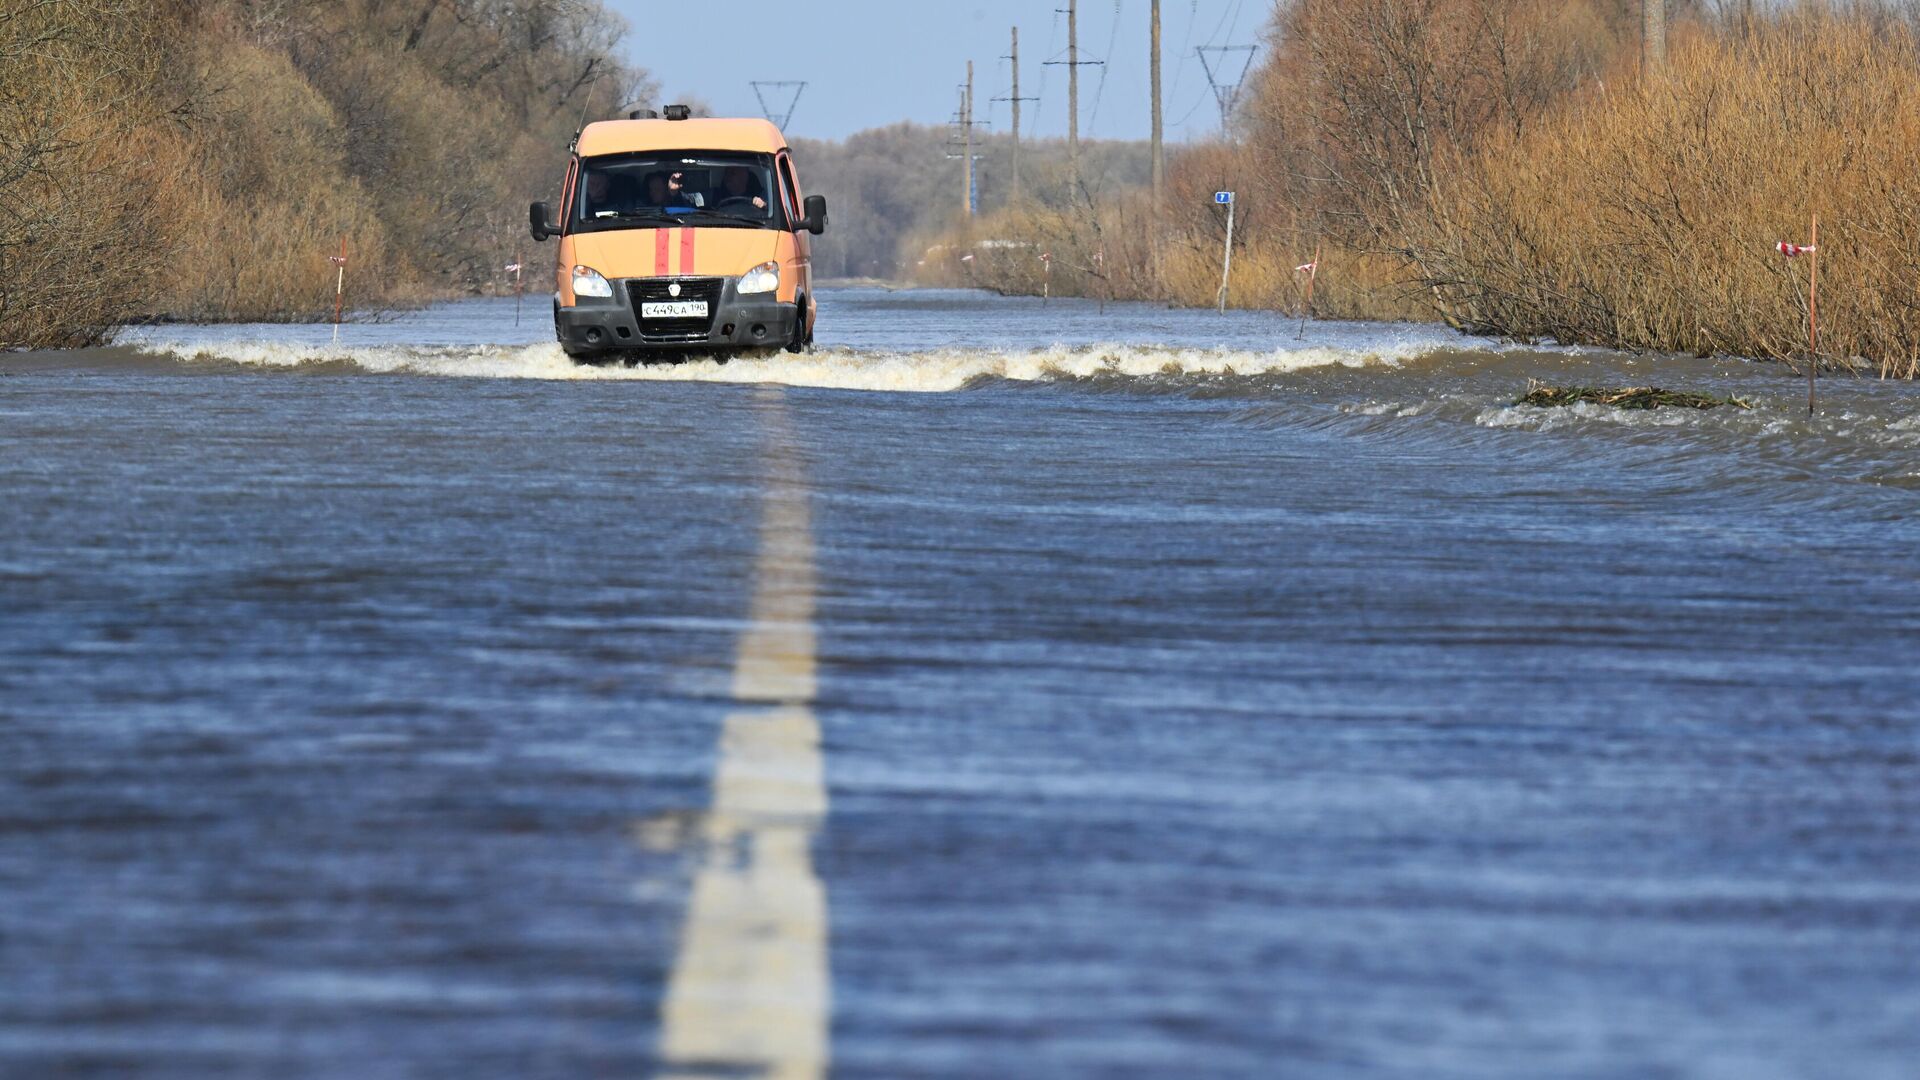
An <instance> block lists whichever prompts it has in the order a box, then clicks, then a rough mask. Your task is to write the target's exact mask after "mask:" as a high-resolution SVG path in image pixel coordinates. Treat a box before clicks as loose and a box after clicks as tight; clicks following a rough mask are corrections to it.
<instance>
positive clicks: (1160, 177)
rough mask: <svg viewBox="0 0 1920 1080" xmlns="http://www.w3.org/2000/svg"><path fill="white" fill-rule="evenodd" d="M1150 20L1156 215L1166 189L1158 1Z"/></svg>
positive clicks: (1154, 200) (1154, 0)
mask: <svg viewBox="0 0 1920 1080" xmlns="http://www.w3.org/2000/svg"><path fill="white" fill-rule="evenodd" d="M1152 20H1153V28H1152V32H1151V34H1150V35H1149V36H1150V37H1152V39H1153V63H1152V70H1153V208H1154V211H1155V212H1156V213H1157V212H1158V211H1159V209H1160V207H1161V206H1162V205H1163V200H1164V199H1165V197H1166V187H1167V159H1166V149H1165V146H1164V143H1163V141H1162V134H1163V131H1162V128H1161V116H1160V0H1153V12H1152Z"/></svg>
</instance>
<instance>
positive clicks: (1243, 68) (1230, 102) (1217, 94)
mask: <svg viewBox="0 0 1920 1080" xmlns="http://www.w3.org/2000/svg"><path fill="white" fill-rule="evenodd" d="M1259 50H1260V46H1258V45H1202V46H1200V47H1199V48H1197V49H1195V50H1194V52H1196V53H1198V54H1199V56H1200V67H1201V69H1202V70H1204V71H1205V72H1206V73H1207V85H1208V86H1211V87H1213V97H1214V100H1216V101H1218V102H1219V103H1220V134H1221V135H1222V136H1230V135H1231V134H1232V133H1233V107H1234V106H1235V105H1237V104H1239V102H1240V88H1241V87H1242V86H1244V85H1245V84H1246V81H1247V72H1248V71H1251V70H1252V69H1253V54H1254V53H1256V52H1258V51H1259ZM1209 54H1211V55H1213V56H1214V57H1216V58H1217V60H1218V64H1219V70H1217V71H1216V70H1215V64H1214V62H1213V61H1210V60H1208V59H1207V57H1208V55H1209ZM1235 56H1238V57H1240V58H1241V59H1240V71H1239V73H1238V74H1237V75H1235V76H1234V77H1233V81H1231V82H1229V81H1227V77H1226V76H1227V73H1228V72H1229V71H1231V70H1232V69H1233V61H1232V58H1233V57H1235Z"/></svg>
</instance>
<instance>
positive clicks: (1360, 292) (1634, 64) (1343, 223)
mask: <svg viewBox="0 0 1920 1080" xmlns="http://www.w3.org/2000/svg"><path fill="white" fill-rule="evenodd" d="M1669 7H1670V9H1671V27H1672V31H1671V49H1670V55H1669V61H1668V63H1667V65H1666V66H1665V68H1663V69H1661V68H1656V69H1654V70H1648V71H1643V70H1642V59H1641V48H1640V46H1641V40H1642V39H1641V35H1640V24H1639V16H1640V4H1639V3H1638V2H1637V0H1573V2H1568V3H1549V2H1546V0H1423V2H1421V3H1404V2H1400V0H1286V2H1284V3H1282V4H1281V5H1280V6H1279V8H1278V9H1277V10H1276V12H1275V15H1274V18H1273V21H1272V23H1271V25H1270V27H1269V31H1268V38H1267V48H1266V50H1265V51H1264V54H1263V56H1264V59H1263V62H1262V65H1261V67H1260V69H1259V70H1258V71H1257V72H1256V74H1255V77H1254V78H1253V79H1252V80H1251V82H1250V87H1249V92H1248V94H1247V100H1246V102H1245V104H1244V105H1243V107H1242V109H1241V110H1240V112H1239V114H1238V116H1237V117H1236V118H1235V123H1236V131H1235V138H1234V139H1232V140H1231V141H1229V142H1222V143H1216V144H1211V145H1200V146H1192V147H1186V148H1182V149H1180V150H1179V151H1177V152H1175V153H1174V154H1173V155H1172V157H1171V159H1170V164H1169V181H1168V188H1167V195H1166V199H1165V202H1164V203H1162V204H1160V205H1155V204H1154V203H1153V200H1152V198H1151V196H1150V193H1148V192H1147V191H1145V190H1143V189H1141V188H1138V187H1136V188H1134V189H1133V190H1130V191H1127V192H1123V193H1121V194H1120V195H1119V196H1117V197H1104V198H1103V197H1099V196H1098V195H1094V196H1092V197H1089V196H1088V195H1086V194H1085V193H1076V196H1077V197H1076V198H1073V199H1061V198H1058V197H1051V198H1050V197H1040V198H1034V199H1029V200H1025V201H1023V202H1020V203H1018V204H1016V205H1010V206H1007V207H1005V208H1004V209H1001V210H1000V211H998V212H996V213H994V214H990V215H989V216H987V217H986V218H985V219H983V220H981V221H978V222H975V223H973V224H972V225H970V226H956V227H955V228H954V229H952V230H950V231H949V233H948V234H947V236H946V237H945V238H944V241H943V243H944V245H945V247H946V248H947V249H948V252H947V254H946V256H945V257H944V258H941V259H938V260H931V261H929V263H928V265H927V266H925V267H922V268H919V269H920V277H921V278H922V280H928V281H936V282H964V281H973V282H975V283H979V284H983V285H987V286H990V287H994V288H999V289H1002V290H1006V291H1014V292H1036V291H1038V290H1039V289H1040V288H1041V283H1042V274H1043V270H1044V264H1043V263H1042V262H1041V261H1040V260H1039V259H1038V258H1037V252H1038V251H1041V250H1046V251H1049V252H1050V253H1051V254H1052V255H1053V256H1054V258H1053V264H1052V265H1053V275H1052V287H1053V288H1054V290H1055V291H1072V292H1078V293H1082V294H1086V295H1109V296H1114V297H1133V298H1151V299H1163V300H1168V301H1171V302H1175V303H1182V304H1194V305H1199V304H1208V303H1211V302H1213V301H1214V298H1215V295H1216V291H1217V289H1218V287H1219V283H1220V255H1221V248H1222V245H1223V241H1224V235H1223V234H1224V226H1225V215H1224V214H1223V213H1221V212H1220V211H1219V210H1218V209H1217V208H1216V207H1215V206H1214V205H1213V202H1212V199H1211V197H1210V196H1211V193H1212V192H1213V191H1216V190H1223V189H1232V190H1234V191H1236V192H1237V193H1238V198H1239V203H1238V212H1237V222H1236V228H1237V231H1238V235H1237V242H1236V254H1235V258H1234V277H1233V291H1232V295H1231V300H1232V303H1234V304H1235V305H1237V306H1248V307H1276V308H1284V309H1298V308H1299V307H1300V306H1301V305H1302V304H1303V302H1304V291H1303V289H1302V284H1303V282H1304V280H1305V275H1303V274H1301V273H1298V272H1296V271H1295V269H1294V268H1295V267H1296V266H1299V265H1302V264H1305V263H1307V262H1308V261H1309V260H1310V259H1311V258H1312V257H1313V254H1314V252H1315V251H1316V250H1320V251H1321V252H1322V257H1321V259H1320V269H1319V274H1318V278H1317V283H1316V284H1317V289H1316V291H1315V293H1314V298H1313V307H1314V309H1315V310H1316V311H1317V312H1318V313H1320V314H1323V315H1335V316H1352V317H1373V318H1425V319H1438V320H1443V321H1446V322H1448V323H1451V324H1453V325H1455V326H1458V327H1461V328H1463V329H1467V330H1471V331H1476V332H1484V333H1492V334H1499V335H1508V336H1514V337H1521V338H1554V339H1558V340H1560V341H1565V342H1586V343H1597V344H1604V345H1609V346H1616V347H1623V348H1630V349H1655V350H1669V351H1687V352H1697V353H1703V354H1705V353H1737V354H1742V355H1750V356H1763V357H1772V358H1779V359H1785V360H1789V361H1792V362H1796V363H1798V362H1803V361H1804V358H1805V357H1806V354H1807V351H1808V350H1807V316H1808V312H1807V293H1806V288H1805V285H1806V273H1807V260H1805V259H1800V260H1793V261H1789V260H1786V259H1783V258H1781V257H1779V255H1777V254H1776V253H1775V252H1774V251H1773V245H1774V243H1775V242H1777V241H1790V242H1795V243H1805V242H1807V240H1808V230H1809V220H1808V219H1809V218H1810V216H1811V215H1812V214H1814V213H1816V212H1817V213H1818V214H1819V215H1820V219H1821V231H1820V248H1821V259H1822V264H1821V281H1822V284H1821V295H1820V321H1821V328H1822V329H1821V340H1820V345H1821V347H1820V355H1819V358H1818V359H1819V361H1820V362H1821V363H1824V364H1829V365H1846V364H1852V363H1854V362H1856V358H1865V359H1866V360H1867V361H1868V362H1869V364H1870V365H1872V366H1875V367H1877V368H1878V369H1879V370H1882V371H1885V372H1887V373H1891V374H1899V375H1904V376H1913V375H1915V374H1917V373H1920V43H1917V39H1916V33H1915V21H1916V18H1920V16H1916V13H1915V12H1916V9H1915V7H1914V6H1913V5H1911V4H1899V3H1853V4H1837V5H1831V6H1829V5H1801V6H1795V7H1791V8H1788V7H1785V6H1782V5H1755V4H1751V3H1730V4H1726V5H1720V6H1702V5H1697V4H1693V3H1688V2H1684V0H1683V2H1679V3H1674V4H1670V5H1669ZM965 252H971V253H973V254H974V256H975V257H974V258H973V259H972V260H970V261H968V262H966V263H964V264H963V263H961V262H960V260H959V256H960V255H961V254H962V253H965Z"/></svg>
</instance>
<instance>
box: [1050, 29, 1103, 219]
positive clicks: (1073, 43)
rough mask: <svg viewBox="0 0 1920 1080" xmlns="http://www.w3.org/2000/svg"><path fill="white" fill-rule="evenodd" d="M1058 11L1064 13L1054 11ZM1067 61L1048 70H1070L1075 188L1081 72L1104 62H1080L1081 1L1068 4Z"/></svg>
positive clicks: (1070, 145)
mask: <svg viewBox="0 0 1920 1080" xmlns="http://www.w3.org/2000/svg"><path fill="white" fill-rule="evenodd" d="M1054 10H1055V11H1060V10H1062V9H1060V8H1055V9H1054ZM1064 10H1065V11H1066V13H1067V58H1066V59H1065V60H1049V61H1047V66H1048V67H1052V66H1054V65H1063V66H1065V67H1066V69H1067V165H1068V167H1069V168H1070V169H1071V170H1072V173H1073V184H1074V187H1076V188H1078V187H1079V186H1080V69H1081V68H1083V67H1098V66H1099V65H1101V64H1104V63H1106V61H1105V60H1082V59H1080V0H1067V6H1066V8H1065V9H1064Z"/></svg>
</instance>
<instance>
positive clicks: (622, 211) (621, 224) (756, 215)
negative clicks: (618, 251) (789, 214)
mask: <svg viewBox="0 0 1920 1080" xmlns="http://www.w3.org/2000/svg"><path fill="white" fill-rule="evenodd" d="M571 217H572V219H573V225H574V228H575V230H576V231H581V232H590V231H598V230H603V229H657V228H659V227H660V226H661V225H663V224H665V225H690V226H691V225H699V226H717V227H720V228H743V229H784V228H786V227H787V225H786V213H785V211H784V209H783V207H782V205H781V200H780V196H779V188H778V187H777V186H775V183H774V172H773V159H772V158H771V157H769V156H768V155H766V154H730V153H687V152H685V151H679V152H675V153H672V154H620V155H612V156H607V157H593V158H586V159H584V160H583V161H581V163H580V182H579V185H578V187H577V189H576V191H575V195H574V203H573V212H572V215H571Z"/></svg>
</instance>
